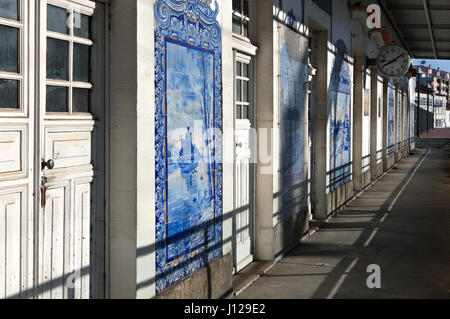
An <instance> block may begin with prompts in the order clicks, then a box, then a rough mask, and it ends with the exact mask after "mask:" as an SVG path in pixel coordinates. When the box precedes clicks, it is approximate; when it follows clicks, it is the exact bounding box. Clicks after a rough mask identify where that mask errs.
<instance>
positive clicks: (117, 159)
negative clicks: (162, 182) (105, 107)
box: [107, 0, 155, 298]
mask: <svg viewBox="0 0 450 319" xmlns="http://www.w3.org/2000/svg"><path fill="white" fill-rule="evenodd" d="M153 17H154V13H153V2H152V1H147V0H129V1H127V5H126V6H124V5H123V3H122V2H120V1H112V2H111V11H110V22H111V23H110V27H111V30H110V37H109V39H110V52H109V53H110V64H109V72H110V74H109V75H110V76H109V92H110V103H109V109H110V127H109V132H110V140H109V145H110V147H109V171H110V189H109V193H110V194H109V198H110V207H109V226H110V227H109V251H108V255H109V256H108V257H109V258H108V259H107V260H108V261H109V266H107V273H108V278H107V279H108V283H107V285H108V287H107V288H109V289H108V290H109V297H111V298H150V297H152V296H154V294H155V284H154V280H155V247H154V245H155V242H154V241H155V186H154V185H155V173H154V172H155V147H154V141H155V136H154V135H155V125H154V120H155V116H154V114H155V110H154V107H153V106H154V105H155V92H154V81H155V79H154V38H153V32H148V30H153V29H154V25H153V22H154V18H153ZM138 39H142V40H143V39H145V41H138Z"/></svg>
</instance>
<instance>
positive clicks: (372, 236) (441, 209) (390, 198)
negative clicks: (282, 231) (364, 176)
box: [236, 147, 450, 299]
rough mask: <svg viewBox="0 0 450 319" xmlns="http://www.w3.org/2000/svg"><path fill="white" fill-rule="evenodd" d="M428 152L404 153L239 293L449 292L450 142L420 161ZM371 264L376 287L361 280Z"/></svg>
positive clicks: (423, 295)
mask: <svg viewBox="0 0 450 319" xmlns="http://www.w3.org/2000/svg"><path fill="white" fill-rule="evenodd" d="M427 151H428V150H425V149H418V150H416V151H414V153H415V154H414V155H411V156H410V157H408V158H406V159H403V160H402V161H401V162H400V163H399V164H398V166H397V167H396V168H394V169H392V170H391V171H390V172H389V173H388V174H387V175H386V176H384V177H383V178H382V179H381V180H380V181H379V182H377V183H375V184H374V185H373V186H372V187H370V188H369V189H368V190H367V191H366V192H365V193H363V194H362V195H361V196H360V197H359V198H357V199H355V200H354V201H353V202H352V203H351V204H350V205H349V207H347V208H346V209H344V210H343V211H342V212H341V213H339V214H338V215H336V216H335V217H334V218H332V219H331V220H330V221H329V222H328V223H327V224H326V225H325V226H323V227H322V228H321V229H320V230H319V231H317V232H316V233H315V234H313V235H312V236H311V237H309V238H308V239H306V240H305V241H303V242H302V243H301V244H300V246H299V247H298V248H296V249H294V250H293V251H292V252H291V253H290V254H289V255H287V256H286V257H285V258H283V259H282V260H281V261H280V262H279V263H277V264H276V265H274V266H273V267H272V268H271V269H270V270H269V271H268V272H267V273H266V274H265V275H264V276H262V277H261V278H259V279H258V280H256V281H255V282H254V283H253V284H252V285H250V286H249V287H248V288H247V289H245V290H244V291H243V292H242V293H240V294H239V295H238V296H237V297H236V298H242V299H246V298H252V299H258V298H282V299H290V298H450V160H449V159H450V148H448V147H447V148H445V149H431V150H430V151H431V152H430V153H429V154H428V155H427V156H426V158H425V159H424V161H423V162H422V159H423V157H424V156H425V154H426V153H427ZM419 164H421V165H420V166H418V165H419ZM417 167H418V169H417V170H416V168H417ZM414 171H415V174H413V172H414ZM411 176H412V178H411ZM408 181H409V183H408ZM399 194H400V195H399ZM396 198H397V199H396ZM390 207H391V210H389V209H390ZM370 264H377V265H379V266H380V268H381V288H379V289H377V288H374V289H369V288H368V287H367V285H366V280H367V277H368V276H369V275H370V274H369V273H367V272H366V269H367V266H368V265H370Z"/></svg>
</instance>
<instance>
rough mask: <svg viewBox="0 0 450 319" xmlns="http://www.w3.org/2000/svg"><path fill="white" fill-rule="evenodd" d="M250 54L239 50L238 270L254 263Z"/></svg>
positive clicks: (235, 234) (235, 225) (236, 78)
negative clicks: (241, 52)
mask: <svg viewBox="0 0 450 319" xmlns="http://www.w3.org/2000/svg"><path fill="white" fill-rule="evenodd" d="M250 62H251V57H249V56H247V55H244V54H240V53H237V54H236V63H235V89H236V95H235V105H236V112H235V115H236V116H235V117H236V119H235V142H236V146H235V172H234V181H235V182H234V183H235V193H234V198H235V200H234V206H235V207H234V243H235V244H234V263H235V271H239V270H241V269H242V268H244V267H245V266H246V265H248V264H249V263H251V262H252V260H253V255H252V230H253V227H252V226H253V225H252V222H253V218H252V205H251V201H250V199H251V192H252V191H253V187H252V183H251V175H250V173H251V171H250V167H251V165H250V159H251V156H252V154H251V139H250V132H251V131H250V129H251V122H250V117H251V113H252V112H251V110H252V108H251V87H252V83H251V71H250V70H251V69H250Z"/></svg>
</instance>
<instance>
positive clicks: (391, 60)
mask: <svg viewBox="0 0 450 319" xmlns="http://www.w3.org/2000/svg"><path fill="white" fill-rule="evenodd" d="M410 64H411V57H410V56H409V54H408V51H406V50H405V49H403V48H402V47H399V46H396V45H387V46H385V47H383V48H381V50H380V53H379V54H378V57H377V67H378V70H379V72H380V73H381V74H383V75H384V76H386V77H389V78H392V77H399V76H403V75H405V74H406V73H407V72H408V70H409V66H410Z"/></svg>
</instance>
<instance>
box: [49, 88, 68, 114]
mask: <svg viewBox="0 0 450 319" xmlns="http://www.w3.org/2000/svg"><path fill="white" fill-rule="evenodd" d="M67 94H68V88H67V87H64V86H47V99H46V110H47V112H68V107H67Z"/></svg>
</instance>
